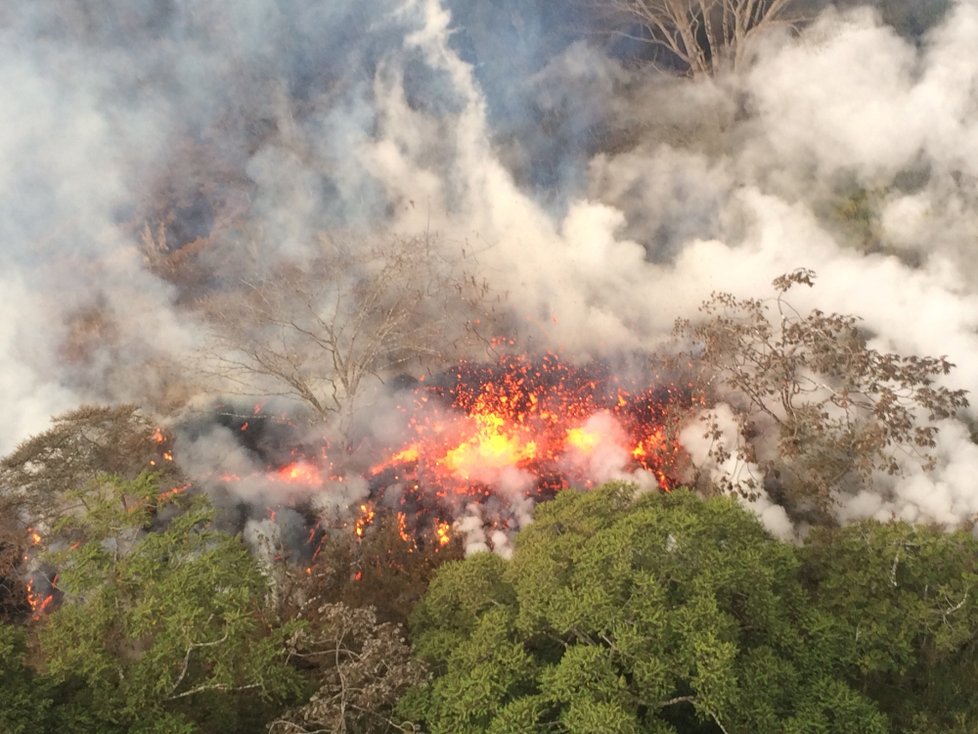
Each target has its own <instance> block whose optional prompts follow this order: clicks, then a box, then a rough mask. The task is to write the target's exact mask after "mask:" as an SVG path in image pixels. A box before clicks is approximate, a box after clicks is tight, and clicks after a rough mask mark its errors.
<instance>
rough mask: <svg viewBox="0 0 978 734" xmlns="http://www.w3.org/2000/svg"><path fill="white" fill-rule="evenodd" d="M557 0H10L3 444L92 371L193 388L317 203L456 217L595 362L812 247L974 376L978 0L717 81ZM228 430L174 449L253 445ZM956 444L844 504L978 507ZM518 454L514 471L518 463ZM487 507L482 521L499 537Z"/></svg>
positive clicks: (902, 334)
mask: <svg viewBox="0 0 978 734" xmlns="http://www.w3.org/2000/svg"><path fill="white" fill-rule="evenodd" d="M490 5H492V6H494V7H493V9H492V12H489V10H488V9H487V8H488V7H489V6H490ZM552 5H555V4H552V3H546V2H531V3H522V4H521V3H514V2H508V1H507V0H499V2H498V3H484V4H480V3H474V2H466V1H464V0H455V2H449V1H448V0H445V1H444V2H440V1H439V0H405V1H404V2H395V1H394V0H383V1H381V2H375V3H369V4H366V3H358V2H353V1H352V0H351V1H349V2H344V1H337V2H331V3H321V2H314V1H313V0H288V1H287V2H281V1H277V2H273V0H243V1H242V2H236V3H232V4H227V3H218V2H216V0H205V1H204V2H197V3H192V4H187V3H181V2H178V1H177V0H171V1H170V2H156V1H155V0H110V1H109V2H98V3H96V2H89V1H86V2H79V3H74V4H72V8H73V9H72V10H68V9H66V6H65V5H64V4H63V3H58V2H55V1H54V0H37V1H36V2H32V3H19V4H16V7H14V8H10V7H8V8H6V9H3V10H0V45H2V47H3V48H4V49H5V52H4V54H2V55H0V90H3V91H2V92H0V106H2V108H3V110H4V114H3V115H2V116H0V160H3V161H4V162H5V166H4V167H3V169H2V170H0V264H2V265H3V270H2V275H0V287H2V288H3V293H4V294H5V296H6V298H5V307H6V309H5V318H4V322H3V324H2V325H0V346H2V348H3V349H4V354H5V359H4V361H3V364H2V366H0V398H2V399H3V401H4V405H5V408H6V416H7V419H6V420H5V421H4V424H3V428H2V429H0V452H6V451H9V450H10V449H11V448H12V447H13V446H14V445H15V444H16V443H17V442H18V441H20V440H22V439H23V438H25V437H26V436H27V435H29V434H30V433H32V432H36V431H38V430H40V429H42V428H43V427H44V425H45V423H46V421H47V419H48V418H49V416H50V415H52V414H54V413H57V412H60V411H63V410H66V409H69V408H71V407H74V406H76V405H78V404H79V403H82V402H86V401H88V402H91V401H122V400H127V401H136V402H140V403H142V404H148V405H150V406H153V407H156V408H157V409H159V410H160V411H161V412H166V411H167V410H169V409H171V408H172V407H173V406H175V405H183V404H185V403H186V401H188V400H190V399H192V398H195V397H198V398H199V396H198V395H196V393H197V391H198V388H197V385H196V383H195V381H194V379H193V374H192V373H191V372H186V371H184V370H183V365H185V364H187V362H188V359H189V355H190V354H191V353H192V352H193V351H194V350H195V349H197V348H199V347H200V346H201V345H202V344H205V343H206V334H205V332H204V331H203V330H202V329H201V327H200V323H199V319H198V318H197V316H196V315H195V311H194V307H193V306H194V301H195V299H196V298H198V297H200V296H204V295H207V294H209V293H212V292H222V291H228V292H233V288H234V287H235V284H236V283H237V281H238V279H239V278H240V277H241V276H242V275H243V274H245V273H254V272H259V273H263V272H264V273H270V272H273V271H274V269H275V268H276V267H278V266H281V265H283V264H285V263H288V264H290V265H291V266H293V267H298V268H301V267H302V266H303V264H304V263H305V262H307V260H308V259H309V258H310V257H311V256H312V255H313V254H314V253H315V249H316V242H317V237H318V236H319V234H320V233H322V232H329V233H341V234H342V235H343V236H346V237H363V238H364V240H368V239H369V238H370V237H372V236H374V235H376V234H377V233H379V232H396V233H402V234H404V235H407V236H411V235H418V234H424V233H437V234H438V237H437V239H436V240H435V241H436V242H437V243H438V244H437V247H438V248H440V249H439V255H440V256H443V257H444V258H446V260H451V261H459V260H465V261H466V262H471V263H475V264H477V268H478V272H479V275H480V277H482V278H484V279H485V280H486V281H488V283H489V284H490V285H491V286H492V287H493V289H494V291H495V292H497V293H500V294H505V295H506V301H505V302H506V304H507V308H509V309H510V310H511V315H510V319H509V323H511V324H512V325H513V327H514V334H513V335H512V336H513V337H514V338H516V339H517V340H518V341H519V343H520V345H521V346H522V347H524V348H525V349H527V350H528V351H542V350H546V349H550V350H560V351H561V352H562V353H563V354H565V355H568V356H569V357H570V358H573V359H580V360H582V361H583V360H586V359H588V358H601V357H606V356H608V355H614V354H616V353H635V352H643V351H649V350H653V349H654V348H655V347H656V346H657V345H659V344H660V343H662V341H663V340H664V339H665V338H666V336H667V335H668V333H669V329H670V327H671V325H672V323H673V321H674V319H675V318H676V317H679V316H689V315H692V314H693V313H694V312H695V309H696V306H697V305H698V304H699V303H700V302H701V301H702V300H703V299H704V298H705V297H707V296H708V295H709V293H710V292H711V291H713V290H717V289H718V290H727V291H731V292H733V293H734V294H736V295H739V296H747V295H759V294H765V293H766V292H768V289H769V284H770V281H771V279H772V278H774V277H775V276H777V275H779V274H781V273H783V272H786V271H789V270H792V269H794V268H796V267H800V266H806V267H811V268H813V269H815V270H816V271H817V273H818V276H819V279H818V286H817V288H815V289H814V290H813V291H812V292H811V293H805V294H799V296H798V302H797V304H796V305H798V306H799V307H800V308H807V307H812V306H816V305H817V306H818V307H819V308H821V309H823V310H826V311H840V312H847V313H854V314H858V315H860V316H862V317H863V319H864V325H865V326H866V328H867V329H868V330H869V331H870V332H871V333H872V334H873V335H874V338H873V346H875V347H878V348H880V349H883V350H895V351H900V352H906V353H918V354H928V355H942V354H946V355H948V357H949V358H950V359H951V361H953V362H955V363H956V364H957V365H958V368H957V370H956V371H955V372H954V373H953V374H952V375H951V376H950V377H949V378H948V385H949V386H951V387H964V388H969V389H971V390H974V389H975V388H976V387H978V257H976V256H975V248H974V247H973V246H972V240H973V238H974V236H975V235H974V233H975V232H976V231H978V226H976V225H978V216H976V215H978V201H976V198H978V197H976V193H975V192H976V190H978V189H976V186H975V183H976V180H978V105H976V104H975V102H976V99H975V96H976V94H978V91H976V90H978V85H976V83H975V82H976V80H978V58H976V57H975V55H974V53H972V47H973V45H974V42H975V40H976V38H978V5H976V4H975V3H974V2H972V1H971V0H961V2H959V3H958V4H957V5H955V6H954V7H953V8H952V10H951V11H950V12H949V13H948V15H947V16H946V17H945V18H944V19H943V21H941V23H940V24H939V25H938V26H937V27H935V28H934V29H932V30H931V31H930V32H929V33H928V34H927V35H926V36H925V37H924V38H923V39H922V41H921V42H920V43H919V44H914V43H913V42H912V41H909V40H907V39H905V38H902V37H901V36H900V35H898V34H897V32H896V31H894V30H893V29H891V28H889V27H887V26H885V25H884V24H883V23H882V22H881V20H880V19H879V17H878V16H877V15H876V14H875V13H874V12H873V11H871V10H865V9H856V10H854V11H851V12H847V13H840V12H837V11H834V10H831V9H830V10H827V11H825V12H824V13H823V14H822V15H821V16H820V17H819V18H818V19H817V20H815V21H814V23H813V24H812V25H811V26H810V27H809V28H807V29H806V30H804V31H803V32H802V33H801V34H800V35H798V36H797V37H791V36H789V35H787V34H784V35H780V34H772V35H771V36H769V37H768V38H766V39H764V40H763V43H762V44H761V45H760V46H759V47H758V48H757V49H756V60H755V63H754V64H753V66H752V68H751V69H750V70H749V71H748V72H747V73H744V74H742V75H740V76H738V77H736V78H727V79H722V80H719V81H716V82H712V81H696V82H693V81H686V80H673V79H664V78H663V77H662V76H660V75H657V74H655V73H653V72H651V71H649V70H647V69H641V68H636V67H635V65H634V64H629V63H625V62H623V60H622V58H621V57H622V54H621V52H620V51H618V50H616V49H615V48H614V47H612V46H609V45H600V43H599V41H597V40H596V39H595V38H592V37H589V36H588V37H581V36H580V34H578V35H575V34H574V32H573V31H571V30H568V29H566V28H563V27H561V26H560V25H559V24H558V23H556V20H555V10H554V8H553V7H551V6H552ZM496 6H498V7H496ZM847 197H848V198H847ZM847 206H849V207H850V209H849V210H846V209H845V207H847ZM853 206H856V207H857V208H858V207H861V208H858V212H857V216H850V217H849V218H848V219H847V218H846V217H845V216H841V215H839V212H841V211H851V207H853ZM860 217H862V219H860ZM853 221H856V224H853ZM860 222H861V223H862V224H859V223H860ZM172 267H175V268H177V269H178V270H177V271H174V270H172V269H171V270H168V268H172ZM180 268H182V269H180ZM175 272H176V273H177V274H176V275H174V273H175ZM339 277H341V276H339ZM387 377H389V376H387ZM376 413H377V415H376V421H377V425H378V426H383V432H384V434H385V436H386V435H388V434H389V433H390V431H391V430H392V429H391V428H390V426H391V425H393V424H394V423H396V421H395V422H393V423H392V422H391V421H390V419H389V416H384V415H382V414H381V413H380V410H379V409H376ZM972 417H973V413H972ZM360 420H361V423H363V424H367V425H369V423H370V422H371V420H374V419H373V418H361V419H360ZM222 430H224V429H215V432H212V433H207V434H203V433H200V434H197V435H196V436H195V437H194V439H193V440H192V441H189V442H184V443H182V444H180V445H178V446H177V449H178V452H179V453H180V454H181V456H180V457H179V458H180V459H181V461H183V462H185V463H186V464H187V465H188V466H190V467H192V468H193V471H194V472H195V473H198V474H203V473H206V472H222V471H230V469H228V467H232V468H236V469H237V470H239V472H240V473H241V474H242V476H243V475H246V474H247V475H248V476H251V475H253V474H254V472H253V469H254V467H253V466H251V465H250V462H253V461H254V457H251V456H248V455H246V454H243V453H242V452H241V450H240V447H236V446H234V445H233V444H234V442H233V441H232V440H231V437H230V435H229V434H226V432H225V433H221V431H222ZM688 441H689V444H688V445H689V448H690V450H691V451H693V452H694V453H695V451H696V446H695V444H696V441H695V438H692V437H689V438H688ZM215 455H219V456H218V459H217V460H219V464H220V468H218V467H216V466H214V465H212V462H214V461H216V459H215ZM939 455H940V458H941V460H942V461H941V463H940V465H939V467H938V468H937V470H936V471H935V472H932V473H927V474H925V473H921V472H919V471H915V472H911V473H910V475H909V476H908V477H907V478H905V479H902V480H897V481H895V482H890V483H881V484H880V486H879V489H878V491H877V492H874V493H871V494H870V493H867V494H865V495H861V496H859V497H856V498H855V499H854V500H852V501H851V502H848V503H847V504H846V505H845V506H843V507H842V508H841V509H840V516H841V517H842V518H843V519H852V518H858V517H868V516H872V517H883V516H886V517H891V516H892V517H901V518H907V519H912V520H917V521H925V522H937V523H942V524H945V525H949V526H950V525H954V524H957V523H962V522H968V521H970V520H972V519H973V518H974V517H975V515H976V513H978V499H976V498H978V491H975V490H974V489H973V487H972V484H973V482H972V481H971V479H972V477H973V476H975V474H976V471H978V450H976V448H975V445H974V443H973V442H972V441H971V439H970V432H969V430H968V427H967V426H966V425H965V424H963V423H961V422H955V421H950V422H948V423H947V424H946V425H945V426H944V428H943V432H942V435H941V438H940V443H939ZM603 456H604V457H605V459H606V460H605V462H604V463H603V464H602V466H601V467H598V468H596V471H597V472H598V473H600V474H601V476H602V477H604V476H607V477H614V476H618V474H619V471H618V470H619V466H620V465H621V464H622V462H621V457H615V456H609V455H607V454H603ZM507 479H508V482H509V483H508V485H507V486H509V487H510V489H511V491H510V492H509V494H510V495H511V496H512V497H511V498H516V497H518V496H519V494H520V488H521V487H522V484H521V482H523V481H525V478H524V477H519V476H509V477H508V478H507ZM344 486H345V487H347V489H345V490H343V491H342V492H340V490H337V491H338V492H340V494H343V493H344V492H345V493H346V494H348V495H349V496H350V497H352V498H354V499H359V498H361V497H363V496H365V493H366V492H367V489H366V487H361V486H356V487H354V486H353V485H349V484H346V485H344ZM238 489H239V490H240V492H241V494H242V496H249V497H250V496H254V495H259V494H260V493H261V492H264V491H268V488H267V487H265V486H253V487H252V486H245V484H244V483H242V486H240V487H238ZM346 494H343V496H346ZM324 496H325V495H324ZM323 501H324V502H326V503H327V504H329V502H330V501H329V500H328V499H324V500H323ZM513 501H514V502H516V500H515V499H514V500H513ZM517 504H518V503H517ZM511 509H512V508H511ZM524 510H525V508H522V507H518V508H516V510H514V511H515V512H516V513H517V514H518V515H519V516H520V517H521V518H522V516H523V515H524V514H528V512H527V513H525V512H524ZM759 511H760V512H761V513H762V515H764V516H770V518H773V520H774V521H775V522H774V524H776V525H779V526H780V525H781V520H782V518H781V517H780V515H779V514H778V508H771V507H760V506H759ZM463 516H464V517H463V519H461V520H460V523H459V528H460V531H461V532H462V533H464V534H466V535H467V536H471V537H472V539H473V540H472V542H473V543H481V544H483V545H486V546H488V545H489V544H492V543H496V544H497V545H498V544H500V543H502V540H500V539H499V538H491V537H486V536H485V533H484V532H483V531H481V530H478V529H477V528H476V527H475V520H474V518H475V517H476V514H473V513H471V512H470V513H468V514H465V513H463ZM480 517H481V516H480ZM521 522H522V520H521ZM480 527H481V526H480ZM477 530H478V532H477ZM782 531H784V528H783V527H780V530H779V532H782ZM480 533H482V534H481V535H480ZM477 536H478V537H477Z"/></svg>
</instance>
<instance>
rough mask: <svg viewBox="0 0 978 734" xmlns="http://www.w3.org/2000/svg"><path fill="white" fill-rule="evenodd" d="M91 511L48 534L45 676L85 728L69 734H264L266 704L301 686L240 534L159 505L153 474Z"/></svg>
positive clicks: (201, 513) (197, 501)
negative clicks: (52, 594) (51, 540)
mask: <svg viewBox="0 0 978 734" xmlns="http://www.w3.org/2000/svg"><path fill="white" fill-rule="evenodd" d="M87 502H88V509H87V512H85V513H84V514H71V515H68V516H66V517H64V518H63V519H62V521H61V523H60V526H59V527H58V532H59V534H61V535H63V537H66V538H68V539H70V541H71V545H70V546H69V547H68V548H66V549H65V550H63V551H61V552H59V553H56V554H53V555H52V556H51V559H50V560H51V561H52V562H53V564H54V565H55V566H56V567H57V568H58V569H59V576H58V586H59V588H60V589H61V591H62V592H63V593H64V601H63V604H62V605H61V606H60V608H58V609H57V610H56V611H54V612H53V613H51V614H50V615H49V616H48V617H47V618H46V619H44V620H43V621H42V622H41V624H40V628H39V630H38V637H39V643H40V645H39V646H40V651H41V653H42V656H43V661H44V667H45V670H46V672H47V674H48V675H49V676H50V679H51V680H52V681H53V682H54V683H56V684H58V685H60V686H62V688H63V690H65V691H69V690H75V691H76V694H75V697H74V698H75V700H76V701H77V702H78V707H79V709H80V710H83V711H84V712H85V716H86V717H87V719H88V723H86V722H82V721H72V722H69V726H70V729H71V730H72V731H90V730H91V731H98V732H116V731H118V732H195V731H255V730H260V728H261V722H262V720H263V716H264V717H265V718H267V712H265V713H264V714H263V705H262V702H263V701H265V702H270V701H275V700H279V699H283V698H285V697H287V696H288V695H289V694H291V693H293V692H295V691H297V689H298V687H299V685H300V683H299V679H298V676H297V674H296V673H295V672H294V670H293V669H292V668H291V667H290V666H289V665H287V661H286V653H285V650H286V647H285V645H284V640H283V638H282V636H283V634H284V633H286V632H287V630H286V629H285V628H282V629H279V630H278V632H276V631H274V630H273V629H272V628H271V625H269V624H268V623H267V622H266V621H265V619H264V616H263V611H264V605H265V600H266V596H267V583H266V580H265V578H264V577H263V576H262V575H261V574H260V572H259V570H258V567H257V564H256V562H255V561H254V559H253V558H252V557H251V556H250V555H249V553H248V550H247V548H246V547H245V546H244V544H243V543H242V541H241V540H240V538H238V537H233V536H229V535H226V534H224V533H220V532H218V531H216V530H215V529H214V528H213V527H212V525H211V511H210V509H209V508H208V507H207V505H206V503H205V501H204V499H203V498H202V497H193V498H190V497H186V496H185V495H177V496H173V495H170V496H166V495H164V496H162V497H161V495H160V488H159V486H158V484H157V483H156V481H155V478H154V477H152V476H149V475H142V476H140V477H139V478H137V479H136V480H132V481H125V482H123V481H118V482H116V483H115V484H114V485H113V491H112V492H111V493H109V494H104V495H102V496H100V497H98V498H96V499H93V498H91V497H89V498H88V500H87ZM151 527H152V532H147V529H148V528H151ZM86 727H87V728H86Z"/></svg>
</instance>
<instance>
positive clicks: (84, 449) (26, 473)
mask: <svg viewBox="0 0 978 734" xmlns="http://www.w3.org/2000/svg"><path fill="white" fill-rule="evenodd" d="M171 448H172V446H171V445H170V441H169V439H168V438H167V437H166V436H165V435H164V434H163V433H162V431H161V430H160V428H159V427H158V425H157V424H156V423H154V422H153V421H152V420H151V419H150V418H149V417H148V416H147V415H146V414H145V413H144V412H143V411H142V410H140V409H139V408H138V407H137V406H135V405H111V406H109V405H87V406H82V407H80V408H77V409H75V410H72V411H69V412H67V413H64V414H62V415H59V416H56V417H55V418H53V419H52V421H51V428H49V429H48V430H46V431H44V432H43V433H40V434H38V435H36V436H32V437H31V438H29V439H27V440H26V441H24V442H23V443H21V444H20V445H19V446H18V447H17V448H16V449H15V450H14V451H13V452H12V453H11V454H9V455H8V456H6V457H4V458H3V459H2V460H0V507H3V506H4V504H5V505H6V507H7V511H8V512H9V513H11V514H13V515H19V516H20V517H21V518H22V519H29V521H30V522H32V523H44V524H46V525H48V526H50V525H51V524H52V523H53V522H55V521H56V520H57V519H58V518H60V517H62V516H63V515H64V514H65V513H66V512H70V511H73V510H74V509H77V508H78V507H79V506H82V504H83V503H84V501H85V497H86V493H85V492H82V490H85V489H93V490H94V489H95V488H96V487H97V486H98V485H99V483H100V481H101V478H102V477H105V476H110V475H111V476H114V477H117V478H124V479H134V478H135V477H137V476H138V475H139V474H141V473H142V472H144V471H147V470H149V469H152V470H154V471H155V472H156V473H157V475H158V477H159V480H160V481H161V482H165V483H171V484H177V483H179V472H178V470H177V468H176V466H175V464H174V463H173V461H172V458H173V457H172V455H171V454H170V449H171Z"/></svg>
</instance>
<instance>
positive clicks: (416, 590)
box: [297, 510, 462, 624]
mask: <svg viewBox="0 0 978 734" xmlns="http://www.w3.org/2000/svg"><path fill="white" fill-rule="evenodd" d="M461 556H462V547H461V543H460V541H459V540H458V539H457V538H454V539H452V540H451V541H450V542H447V543H442V542H441V541H440V540H439V539H438V538H437V537H436V535H435V533H434V532H433V531H431V530H428V531H424V530H422V529H420V528H418V529H415V530H412V531H411V532H410V533H406V532H405V531H404V530H403V529H402V527H401V525H400V522H399V519H398V517H397V515H395V514H394V513H390V512H385V511H383V510H381V512H380V513H379V516H378V517H377V518H376V519H375V520H374V522H373V523H372V524H370V525H368V526H367V527H366V528H364V531H363V535H362V536H358V535H356V534H355V533H354V532H351V529H350V528H349V527H343V528H341V529H340V532H338V533H335V534H332V535H330V536H328V537H326V538H325V539H324V540H323V542H322V545H321V547H320V549H319V552H318V554H317V557H316V560H315V561H314V562H313V563H312V564H311V565H310V566H309V567H308V572H307V573H305V574H302V575H301V577H300V579H299V581H300V587H301V588H300V589H297V592H298V594H299V595H300V596H301V595H303V594H305V595H306V597H307V598H313V597H314V598H316V599H319V600H329V601H334V602H341V603H344V604H347V605H349V606H352V607H371V608H373V609H374V611H375V612H376V614H377V617H378V618H379V619H380V620H381V621H382V622H394V623H396V624H404V623H406V622H407V619H408V615H409V614H410V612H411V610H412V609H413V608H414V606H415V605H416V604H417V602H418V601H419V600H420V599H421V596H422V595H423V594H424V592H425V589H427V588H428V583H429V582H430V580H431V578H432V576H433V575H434V574H435V571H436V570H437V569H438V568H439V567H440V566H441V565H442V564H444V563H446V562H448V561H451V560H456V559H458V558H461Z"/></svg>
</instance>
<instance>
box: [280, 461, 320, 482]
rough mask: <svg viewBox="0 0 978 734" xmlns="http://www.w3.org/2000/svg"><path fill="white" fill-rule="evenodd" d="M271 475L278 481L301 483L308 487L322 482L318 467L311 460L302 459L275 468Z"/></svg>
mask: <svg viewBox="0 0 978 734" xmlns="http://www.w3.org/2000/svg"><path fill="white" fill-rule="evenodd" d="M272 477H273V479H275V480H277V481H280V482H288V483H290V484H301V485H306V486H310V487H316V486H319V485H321V484H322V483H323V477H322V474H321V473H320V471H319V467H318V466H316V465H315V464H313V463H312V462H309V461H305V460H302V459H300V460H297V461H293V462H292V463H290V464H286V465H285V466H283V467H282V468H280V469H278V470H276V471H275V472H274V474H273V475H272Z"/></svg>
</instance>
